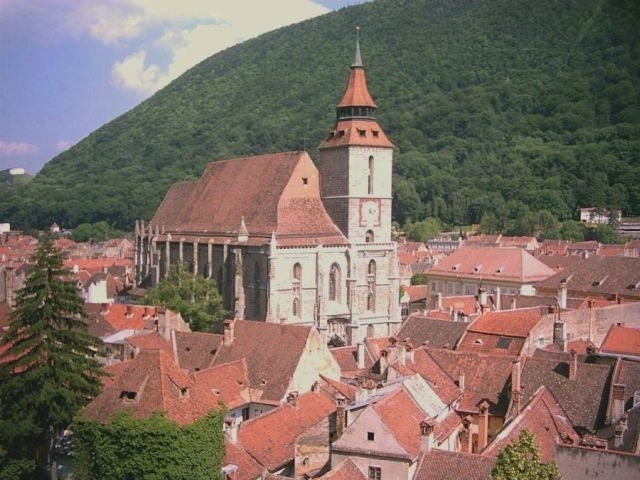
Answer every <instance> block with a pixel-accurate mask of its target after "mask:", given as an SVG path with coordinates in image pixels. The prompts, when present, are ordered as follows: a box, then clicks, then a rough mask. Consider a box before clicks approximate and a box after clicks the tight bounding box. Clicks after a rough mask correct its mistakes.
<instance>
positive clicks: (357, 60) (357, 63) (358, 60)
mask: <svg viewBox="0 0 640 480" xmlns="http://www.w3.org/2000/svg"><path fill="white" fill-rule="evenodd" d="M351 66H352V67H362V55H361V54H360V27H356V58H355V60H354V61H353V65H351Z"/></svg>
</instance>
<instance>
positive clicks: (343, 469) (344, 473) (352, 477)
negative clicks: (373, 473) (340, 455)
mask: <svg viewBox="0 0 640 480" xmlns="http://www.w3.org/2000/svg"><path fill="white" fill-rule="evenodd" d="M320 478H321V479H322V480H367V478H368V477H367V476H366V475H365V474H364V473H362V471H361V470H360V469H359V468H358V466H357V465H356V464H355V463H354V461H353V460H351V458H346V459H345V460H343V461H342V462H340V463H339V464H338V465H336V466H335V467H333V468H332V469H331V471H330V472H328V473H326V474H324V475H323V476H322V477H320Z"/></svg>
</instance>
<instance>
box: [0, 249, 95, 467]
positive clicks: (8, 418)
mask: <svg viewBox="0 0 640 480" xmlns="http://www.w3.org/2000/svg"><path fill="white" fill-rule="evenodd" d="M34 260H35V267H34V269H33V271H32V272H31V274H30V275H29V276H28V277H27V280H26V282H25V285H24V287H23V288H22V289H20V290H19V291H18V292H17V294H16V304H15V310H14V311H13V312H12V314H11V323H10V326H9V331H8V332H7V334H6V335H5V336H4V337H3V338H2V339H1V340H0V352H1V353H0V479H5V478H6V479H8V478H11V479H39V478H44V477H47V476H49V474H48V473H47V469H46V466H47V464H48V465H49V466H50V472H51V473H50V477H51V478H52V479H55V478H57V464H56V460H55V455H54V445H55V441H56V439H57V438H59V436H60V435H61V434H62V433H63V431H64V430H65V428H67V427H68V426H69V425H70V423H71V421H72V419H73V417H74V415H75V414H76V413H77V412H78V411H79V410H80V409H81V408H82V407H83V406H84V405H86V404H87V403H88V402H89V401H90V400H91V398H92V397H94V396H96V395H97V394H98V393H99V392H100V388H101V382H100V377H101V375H102V370H101V368H100V365H99V363H98V362H97V361H96V359H95V358H94V357H95V354H96V352H97V349H98V347H99V340H98V339H97V338H95V337H93V336H91V335H90V334H89V333H88V332H87V325H86V323H85V322H84V321H83V318H84V317H85V316H86V314H85V311H84V302H83V300H82V298H81V297H80V296H79V294H78V291H77V289H76V283H75V281H74V279H73V277H72V275H71V274H70V272H69V271H68V270H67V269H65V268H64V267H63V262H62V256H61V254H60V252H59V251H58V250H57V249H56V248H55V247H54V246H53V242H52V240H51V239H50V238H45V239H43V240H42V241H41V243H40V246H39V248H38V250H37V252H36V254H35V256H34Z"/></svg>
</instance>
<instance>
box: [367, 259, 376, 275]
mask: <svg viewBox="0 0 640 480" xmlns="http://www.w3.org/2000/svg"><path fill="white" fill-rule="evenodd" d="M367 275H369V276H371V277H375V276H376V261H375V260H371V261H370V262H369V265H368V266H367Z"/></svg>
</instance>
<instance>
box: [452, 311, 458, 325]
mask: <svg viewBox="0 0 640 480" xmlns="http://www.w3.org/2000/svg"><path fill="white" fill-rule="evenodd" d="M453 321H454V322H457V321H458V310H455V309H454V310H453Z"/></svg>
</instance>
